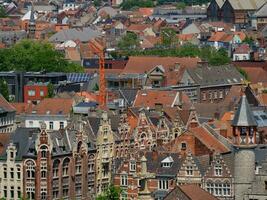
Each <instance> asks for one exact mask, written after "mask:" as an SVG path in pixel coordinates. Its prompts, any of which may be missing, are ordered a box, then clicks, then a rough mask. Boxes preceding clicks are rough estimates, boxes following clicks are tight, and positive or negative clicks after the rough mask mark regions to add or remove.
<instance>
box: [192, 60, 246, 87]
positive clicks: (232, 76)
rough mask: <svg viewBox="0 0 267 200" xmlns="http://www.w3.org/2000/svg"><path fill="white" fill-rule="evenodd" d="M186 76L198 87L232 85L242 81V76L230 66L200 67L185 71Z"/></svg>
mask: <svg viewBox="0 0 267 200" xmlns="http://www.w3.org/2000/svg"><path fill="white" fill-rule="evenodd" d="M187 72H188V74H189V75H190V77H191V78H192V79H193V80H194V82H195V84H199V85H200V87H204V86H213V85H234V84H240V83H241V82H242V81H243V76H242V75H241V74H240V73H239V72H238V71H237V69H236V68H235V67H233V66H231V65H223V66H200V67H197V68H194V69H187Z"/></svg>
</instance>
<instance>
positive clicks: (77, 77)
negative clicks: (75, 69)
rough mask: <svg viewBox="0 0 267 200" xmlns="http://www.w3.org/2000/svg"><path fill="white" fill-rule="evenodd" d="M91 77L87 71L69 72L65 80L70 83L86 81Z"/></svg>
mask: <svg viewBox="0 0 267 200" xmlns="http://www.w3.org/2000/svg"><path fill="white" fill-rule="evenodd" d="M90 79H91V74H87V73H69V74H68V75H67V80H68V81H69V82H71V83H80V82H88V81H89V80H90Z"/></svg>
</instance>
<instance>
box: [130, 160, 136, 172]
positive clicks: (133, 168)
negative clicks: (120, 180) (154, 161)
mask: <svg viewBox="0 0 267 200" xmlns="http://www.w3.org/2000/svg"><path fill="white" fill-rule="evenodd" d="M130 171H131V172H135V171H136V162H135V161H130Z"/></svg>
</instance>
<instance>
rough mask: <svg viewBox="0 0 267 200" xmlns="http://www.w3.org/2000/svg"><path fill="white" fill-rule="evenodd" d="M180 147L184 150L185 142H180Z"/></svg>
mask: <svg viewBox="0 0 267 200" xmlns="http://www.w3.org/2000/svg"><path fill="white" fill-rule="evenodd" d="M181 149H182V150H186V143H185V142H182V143H181Z"/></svg>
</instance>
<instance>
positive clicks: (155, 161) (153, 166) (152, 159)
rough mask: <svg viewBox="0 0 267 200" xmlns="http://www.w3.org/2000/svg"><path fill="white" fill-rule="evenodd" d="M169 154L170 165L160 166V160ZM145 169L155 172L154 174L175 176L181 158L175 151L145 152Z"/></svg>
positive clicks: (181, 160) (180, 163)
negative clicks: (170, 158) (171, 160)
mask: <svg viewBox="0 0 267 200" xmlns="http://www.w3.org/2000/svg"><path fill="white" fill-rule="evenodd" d="M169 156H171V157H172V159H173V163H172V165H171V167H162V165H161V161H163V160H164V159H166V158H167V157H169ZM145 157H146V159H147V160H148V161H149V162H147V170H148V171H149V172H151V173H156V176H164V175H165V176H176V175H177V173H178V170H179V169H180V167H181V165H182V163H183V160H184V159H183V158H181V157H180V156H179V154H177V153H162V152H153V151H152V152H146V154H145Z"/></svg>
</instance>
